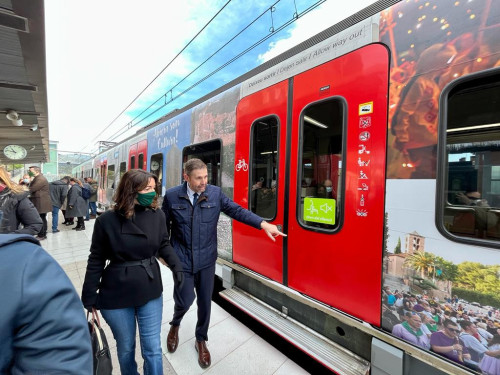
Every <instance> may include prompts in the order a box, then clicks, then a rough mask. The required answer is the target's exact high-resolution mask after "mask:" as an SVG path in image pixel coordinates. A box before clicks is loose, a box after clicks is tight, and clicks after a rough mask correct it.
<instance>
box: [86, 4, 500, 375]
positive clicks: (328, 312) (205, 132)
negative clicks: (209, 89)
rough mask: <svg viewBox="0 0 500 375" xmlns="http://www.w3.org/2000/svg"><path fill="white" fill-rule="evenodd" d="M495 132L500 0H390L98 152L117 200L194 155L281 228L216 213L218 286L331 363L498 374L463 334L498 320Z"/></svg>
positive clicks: (358, 369) (169, 174)
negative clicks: (266, 229)
mask: <svg viewBox="0 0 500 375" xmlns="http://www.w3.org/2000/svg"><path fill="white" fill-rule="evenodd" d="M499 129H500V1H498V0H474V1H462V0H455V1H448V0H440V1H421V0H412V1H403V2H398V1H379V2H377V3H375V4H373V5H372V6H370V7H368V8H366V9H365V10H363V11H362V12H360V13H358V14H356V15H354V16H352V17H350V18H348V19H346V20H345V21H343V22H341V23H339V24H337V25H334V26H332V27H331V28H329V29H327V30H325V31H324V32H322V33H321V34H319V35H317V36H315V37H314V38H311V39H310V40H308V41H306V42H304V43H302V44H301V45H299V46H296V47H294V48H293V49H292V50H290V51H288V52H286V53H284V54H283V55H280V56H278V57H276V58H275V59H273V60H271V61H269V62H267V63H265V64H263V65H262V66H260V67H258V68H256V69H254V70H253V71H251V72H248V73H247V74H245V75H244V76H242V77H240V78H239V79H237V80H235V81H233V82H230V83H228V84H226V85H224V86H222V87H221V88H220V89H218V90H216V91H215V92H213V93H212V94H210V95H207V96H206V97H204V98H201V99H200V100H198V101H196V102H195V103H193V104H191V105H189V106H187V107H186V108H183V109H180V110H177V111H175V112H174V113H171V114H169V115H167V116H165V117H163V118H161V119H159V120H157V121H155V122H154V123H152V124H150V125H149V126H148V127H146V128H145V129H144V130H143V131H142V133H140V134H138V135H136V136H134V137H131V138H130V139H128V140H125V141H124V142H122V143H121V144H119V145H117V146H115V147H114V148H113V149H112V150H109V151H107V152H104V153H102V154H100V155H97V156H96V158H95V159H94V161H93V163H94V167H95V169H96V170H97V171H98V173H97V174H96V175H97V179H98V180H99V181H100V182H99V184H100V185H99V186H100V187H101V188H103V189H104V188H106V189H107V190H106V191H105V192H103V193H102V194H100V195H99V200H100V201H101V204H102V205H103V207H108V206H109V204H110V202H111V198H110V197H111V196H112V192H113V188H114V186H116V184H117V183H118V182H119V178H118V175H120V176H121V174H123V173H124V171H125V170H128V169H131V168H143V169H147V170H149V171H151V172H152V173H155V174H156V175H157V176H158V177H159V181H160V184H161V188H159V190H161V193H162V194H164V193H165V190H166V189H168V188H169V187H172V186H175V185H177V184H179V183H181V181H182V163H183V162H185V161H187V160H188V159H189V158H192V157H198V158H201V159H203V160H204V161H205V162H206V164H207V166H208V171H209V180H210V181H209V183H211V184H215V185H219V186H221V187H222V189H223V191H224V192H225V193H226V194H227V195H228V196H229V197H232V198H233V199H234V200H235V201H236V202H237V203H239V204H240V205H242V206H243V207H245V208H248V209H249V210H251V211H253V212H255V213H257V214H258V215H260V216H262V217H263V218H265V219H266V220H268V221H270V222H272V223H274V224H276V225H279V226H282V228H283V230H284V232H286V233H287V234H288V237H286V238H279V239H277V241H276V242H270V241H269V240H268V239H267V238H265V236H264V237H263V236H262V235H259V234H258V233H256V232H255V230H254V229H252V228H249V227H247V226H244V225H242V224H240V223H238V222H231V220H230V219H229V218H227V217H226V216H224V215H221V218H220V221H219V232H218V251H219V259H218V262H217V276H218V277H219V278H220V279H222V281H223V286H224V287H225V290H224V291H222V292H221V295H222V296H223V297H224V298H226V299H227V300H229V301H230V302H231V303H233V304H235V305H236V306H238V307H239V308H241V309H243V310H244V311H246V312H247V313H248V314H250V315H252V316H253V317H254V318H255V319H257V320H259V321H260V322H262V323H263V324H265V325H267V326H268V327H270V328H271V329H272V330H274V331H276V332H277V333H278V334H280V335H282V336H283V337H285V338H286V339H287V340H289V341H291V342H292V343H294V344H295V345H297V347H299V348H300V349H302V350H304V351H305V352H307V353H308V354H310V355H311V356H312V357H314V358H315V359H317V360H318V361H320V362H322V363H323V364H324V365H326V366H327V367H328V368H330V369H331V370H332V371H333V372H336V373H339V374H365V373H368V371H370V370H371V372H372V373H373V374H375V373H378V374H383V373H390V374H442V373H452V374H460V373H470V372H471V371H472V372H474V371H475V372H478V373H481V371H489V373H493V374H499V375H500V365H497V367H496V368H494V367H492V366H495V361H497V360H498V359H497V358H496V357H495V356H493V355H489V354H491V351H490V352H488V351H486V352H485V351H483V352H482V353H479V354H478V353H473V350H472V349H470V350H468V348H467V347H466V345H465V343H464V341H463V340H462V338H461V336H460V335H461V334H465V333H466V330H465V328H464V327H466V326H467V324H465V323H463V322H464V321H472V322H473V323H474V324H476V325H477V326H478V327H481V323H484V324H489V331H490V334H492V337H490V336H487V337H489V339H486V343H485V344H484V345H485V347H487V348H488V346H489V345H490V346H491V348H494V346H493V345H494V344H492V343H493V341H491V340H493V339H494V337H495V336H496V335H498V334H499V333H500V300H499V299H498V291H499V290H500V272H499V271H500V257H499V252H498V251H499V248H500V242H499V239H500V220H499V219H500V208H499V207H500V157H499V149H500V147H499V145H500V131H499ZM111 166H112V168H111ZM118 171H119V172H118ZM110 182H112V183H111V184H110ZM113 183H114V184H115V185H113ZM110 194H111V195H110ZM472 302H474V304H473V303H472ZM415 320H416V321H417V323H416V324H417V325H416V326H412V325H411V324H414V321H415ZM418 321H423V322H424V323H423V324H422V325H420V323H418ZM450 322H451V323H450ZM461 322H462V325H460V323H461ZM424 325H425V327H424ZM426 327H427V329H425V328H426ZM453 327H455V328H458V329H455V328H453ZM460 330H461V331H462V333H460V332H459V331H460ZM484 330H485V331H488V330H486V329H484ZM497 330H498V331H497ZM455 331H457V332H455ZM447 340H448V341H447ZM488 340H490V342H488ZM445 342H449V343H451V345H444V344H443V343H445ZM450 348H451V349H450ZM491 348H488V350H493V349H491ZM488 353H489V354H488ZM486 366H489V367H488V369H485V367H486Z"/></svg>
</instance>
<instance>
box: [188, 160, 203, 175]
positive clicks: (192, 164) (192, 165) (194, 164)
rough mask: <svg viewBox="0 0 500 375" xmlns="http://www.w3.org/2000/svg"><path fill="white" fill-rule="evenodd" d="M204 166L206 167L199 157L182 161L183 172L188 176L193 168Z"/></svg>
mask: <svg viewBox="0 0 500 375" xmlns="http://www.w3.org/2000/svg"><path fill="white" fill-rule="evenodd" d="M204 168H207V165H206V164H205V163H204V162H203V161H201V160H200V159H196V158H193V159H189V160H188V161H187V162H185V163H184V173H185V174H187V175H188V176H191V172H193V171H194V170H195V169H204Z"/></svg>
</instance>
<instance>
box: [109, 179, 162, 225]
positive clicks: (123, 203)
mask: <svg viewBox="0 0 500 375" xmlns="http://www.w3.org/2000/svg"><path fill="white" fill-rule="evenodd" d="M150 178H152V179H153V180H154V181H155V187H156V186H157V184H158V177H156V175H154V174H152V173H149V172H146V171H144V170H142V169H131V170H129V171H128V172H126V173H125V174H124V175H123V176H122V178H121V179H120V183H119V185H118V188H117V189H116V192H115V195H114V196H113V200H114V201H115V205H114V207H113V209H114V210H115V211H119V212H121V213H122V214H123V215H125V217H126V218H127V219H128V218H131V217H132V216H133V215H134V206H135V204H136V202H135V199H136V198H137V193H138V192H139V191H141V190H144V189H145V188H146V186H148V182H149V179H150ZM150 207H151V208H154V209H156V208H158V196H156V197H155V199H154V200H153V203H151V206H150Z"/></svg>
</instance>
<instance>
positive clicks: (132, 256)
mask: <svg viewBox="0 0 500 375" xmlns="http://www.w3.org/2000/svg"><path fill="white" fill-rule="evenodd" d="M156 182H157V177H156V176H155V175H154V174H151V173H148V172H146V171H143V170H141V169H132V170H129V171H128V172H126V173H125V174H124V175H123V177H122V179H121V180H120V184H119V185H118V189H117V190H116V192H115V195H114V197H113V200H114V201H115V202H116V203H115V205H114V207H113V209H111V210H108V211H106V212H105V213H103V214H102V215H101V216H99V218H97V220H96V222H95V225H94V233H93V235H92V245H91V247H90V255H89V260H88V265H87V272H86V274H85V281H84V284H83V291H82V301H83V305H84V306H85V308H86V309H88V310H90V309H92V307H95V308H97V309H100V310H101V314H102V316H103V317H104V319H105V320H106V322H107V323H108V324H109V326H110V327H111V330H112V332H113V336H114V337H115V340H116V344H117V349H118V361H119V363H120V370H121V374H123V375H127V374H138V373H137V363H136V361H135V342H136V333H135V332H136V324H137V325H138V327H139V338H140V343H141V352H142V357H143V358H144V374H150V375H157V374H162V373H163V367H162V366H163V365H162V350H161V339H160V331H161V321H162V311H163V307H162V305H163V303H162V292H163V285H162V279H161V273H160V267H159V265H158V262H157V258H159V260H160V261H161V262H162V263H163V262H166V263H167V264H168V266H169V267H170V269H171V270H172V273H173V275H174V281H175V282H176V285H177V286H180V285H182V281H183V273H182V265H181V263H180V261H179V258H178V257H177V255H176V254H175V251H174V249H173V248H172V246H170V242H169V240H168V233H167V227H166V223H165V215H164V213H163V212H162V211H161V210H159V209H158V201H157V200H158V197H157V194H156V191H155V187H156ZM107 261H109V264H108V265H107V264H106V262H107Z"/></svg>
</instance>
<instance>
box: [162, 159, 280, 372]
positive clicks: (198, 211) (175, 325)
mask: <svg viewBox="0 0 500 375" xmlns="http://www.w3.org/2000/svg"><path fill="white" fill-rule="evenodd" d="M207 181H208V172H207V166H206V164H205V163H204V162H203V161H201V160H200V159H190V160H188V161H187V162H186V163H185V165H184V183H183V184H182V185H179V186H176V187H173V188H170V189H168V190H167V192H166V193H165V197H164V199H163V205H162V210H163V212H164V213H165V216H166V219H167V222H166V224H167V232H168V233H170V240H171V242H172V246H173V247H174V249H175V251H176V253H177V255H178V256H179V259H180V260H181V262H182V266H183V270H182V271H183V273H184V278H185V282H184V284H182V285H179V284H176V285H175V286H174V302H175V307H174V314H173V318H172V321H171V322H170V325H171V327H170V331H169V333H168V336H167V349H168V351H169V352H170V353H173V352H175V351H176V349H177V346H178V344H179V325H180V324H181V321H182V318H183V317H184V314H185V313H186V312H187V311H188V310H189V307H190V306H191V304H192V303H193V301H194V299H195V298H196V302H197V305H198V322H197V324H196V331H195V336H196V340H195V348H196V351H197V352H198V364H199V365H200V366H201V367H202V368H206V367H208V366H210V363H211V358H210V352H209V350H208V348H207V346H206V341H207V340H208V326H209V323H210V312H211V298H212V292H213V288H214V276H215V260H216V259H217V222H218V220H219V215H220V212H221V211H222V212H224V213H225V214H226V215H228V216H230V217H231V218H233V219H235V220H238V221H240V222H242V223H245V224H247V225H251V226H253V227H254V228H256V229H264V231H265V233H266V234H267V235H268V236H269V238H270V239H271V240H272V241H275V237H277V236H286V235H285V234H283V233H281V232H280V231H279V230H278V228H277V227H276V226H275V225H273V224H270V223H268V222H266V221H264V220H263V219H262V218H261V217H260V216H257V215H256V214H254V213H253V212H251V211H248V210H246V209H244V208H243V207H241V206H240V205H238V204H236V203H235V202H233V201H232V200H230V199H229V198H228V197H226V195H224V193H223V192H222V190H221V189H220V187H218V186H213V185H209V184H208V183H207ZM202 211H203V213H202ZM202 215H203V217H202ZM195 291H196V294H195Z"/></svg>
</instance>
